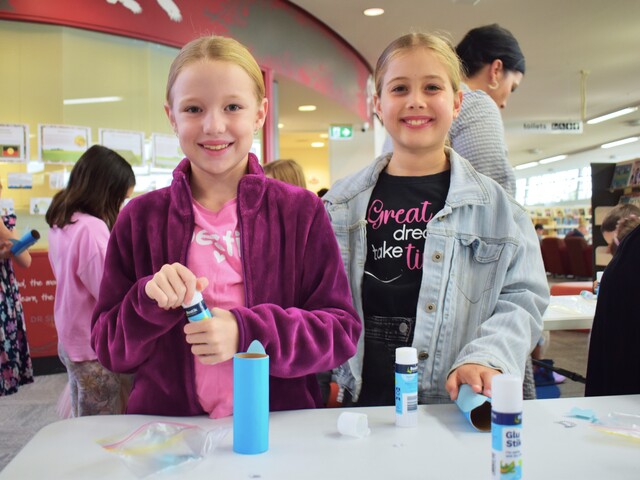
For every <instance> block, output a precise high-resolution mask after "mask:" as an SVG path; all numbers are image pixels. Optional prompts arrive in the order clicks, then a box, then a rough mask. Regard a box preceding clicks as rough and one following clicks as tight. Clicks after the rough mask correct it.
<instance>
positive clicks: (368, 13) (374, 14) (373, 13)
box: [362, 8, 384, 17]
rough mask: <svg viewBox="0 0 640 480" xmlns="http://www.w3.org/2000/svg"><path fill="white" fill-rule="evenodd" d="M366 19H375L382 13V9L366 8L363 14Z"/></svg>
mask: <svg viewBox="0 0 640 480" xmlns="http://www.w3.org/2000/svg"><path fill="white" fill-rule="evenodd" d="M362 13H364V14H365V15H366V16H367V17H377V16H379V15H382V14H383V13H384V8H367V9H366V10H365V11H364V12H362Z"/></svg>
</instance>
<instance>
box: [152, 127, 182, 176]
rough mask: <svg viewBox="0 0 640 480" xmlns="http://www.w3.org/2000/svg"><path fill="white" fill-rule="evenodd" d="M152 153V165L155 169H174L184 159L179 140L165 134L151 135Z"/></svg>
mask: <svg viewBox="0 0 640 480" xmlns="http://www.w3.org/2000/svg"><path fill="white" fill-rule="evenodd" d="M151 152H152V157H151V165H152V166H153V167H154V168H171V169H173V168H176V166H177V165H178V163H180V161H181V160H182V159H183V158H184V154H183V153H182V150H181V149H180V142H179V141H178V138H177V137H175V136H174V135H167V134H164V133H152V134H151Z"/></svg>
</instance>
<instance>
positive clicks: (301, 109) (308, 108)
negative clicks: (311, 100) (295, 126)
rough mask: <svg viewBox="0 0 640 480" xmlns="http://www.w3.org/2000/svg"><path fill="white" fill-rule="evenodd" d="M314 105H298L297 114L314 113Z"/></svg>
mask: <svg viewBox="0 0 640 480" xmlns="http://www.w3.org/2000/svg"><path fill="white" fill-rule="evenodd" d="M316 108H317V107H316V106H315V105H300V106H299V107H298V111H299V112H314V111H315V110H316Z"/></svg>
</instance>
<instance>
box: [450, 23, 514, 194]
mask: <svg viewBox="0 0 640 480" xmlns="http://www.w3.org/2000/svg"><path fill="white" fill-rule="evenodd" d="M456 53H457V54H458V56H459V57H460V60H461V61H462V66H463V74H464V82H463V84H462V92H463V100H462V109H461V110H460V115H458V118H456V119H455V120H454V121H453V124H452V125H451V129H450V130H449V138H450V140H451V147H452V148H453V149H454V150H455V151H456V152H458V153H459V154H460V155H461V156H462V157H464V158H466V159H467V160H469V162H471V165H473V168H475V169H476V170H477V171H479V172H480V173H483V174H485V175H486V176H488V177H490V178H493V179H494V180H495V181H496V182H498V183H499V184H500V185H502V187H503V188H504V189H505V190H506V191H507V192H508V193H510V194H511V195H515V191H516V180H515V175H514V173H513V169H512V168H511V165H509V159H508V156H507V146H506V142H505V139H504V125H503V123H502V117H501V115H500V109H501V108H506V106H507V100H508V98H509V96H510V95H511V93H512V92H513V91H515V89H516V88H517V87H518V86H519V85H520V83H521V82H522V78H523V76H524V72H525V60H524V55H523V54H522V51H521V50H520V46H519V45H518V41H517V40H516V38H515V37H514V36H513V35H512V34H511V32H509V30H507V29H505V28H503V27H501V26H499V25H498V24H495V23H494V24H493V25H486V26H483V27H478V28H474V29H472V30H469V32H467V34H466V35H465V36H464V38H463V39H462V41H460V43H459V44H458V46H457V47H456Z"/></svg>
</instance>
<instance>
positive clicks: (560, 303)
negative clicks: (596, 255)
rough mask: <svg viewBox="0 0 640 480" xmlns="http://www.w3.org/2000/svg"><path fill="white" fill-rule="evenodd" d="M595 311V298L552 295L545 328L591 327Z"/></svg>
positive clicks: (544, 316)
mask: <svg viewBox="0 0 640 480" xmlns="http://www.w3.org/2000/svg"><path fill="white" fill-rule="evenodd" d="M595 313H596V301H595V300H587V299H584V298H582V297H581V296H580V295H552V296H551V301H550V303H549V307H548V308H547V310H546V312H544V315H543V316H542V320H543V322H544V329H545V330H576V329H590V328H591V325H592V324H593V317H594V315H595ZM639 478H640V476H639Z"/></svg>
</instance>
